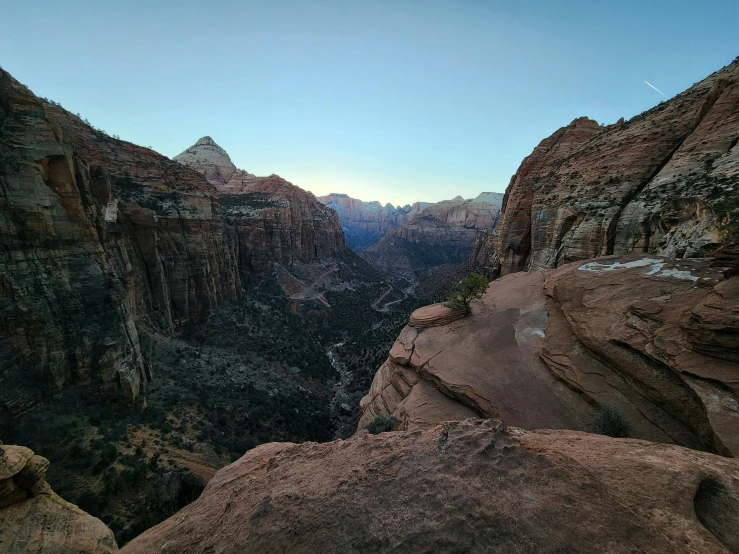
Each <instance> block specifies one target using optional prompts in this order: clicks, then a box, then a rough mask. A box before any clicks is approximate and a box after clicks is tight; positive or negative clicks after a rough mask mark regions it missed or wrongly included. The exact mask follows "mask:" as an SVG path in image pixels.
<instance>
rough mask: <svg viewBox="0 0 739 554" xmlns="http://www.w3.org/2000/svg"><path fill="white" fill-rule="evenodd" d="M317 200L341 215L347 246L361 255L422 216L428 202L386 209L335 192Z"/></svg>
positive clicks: (380, 205)
mask: <svg viewBox="0 0 739 554" xmlns="http://www.w3.org/2000/svg"><path fill="white" fill-rule="evenodd" d="M318 201H319V202H321V203H323V204H325V205H326V206H328V207H330V208H332V209H333V210H335V211H336V213H337V214H339V222H340V223H341V226H342V228H343V229H344V234H345V235H346V241H347V246H349V248H351V249H352V250H354V251H355V252H359V251H361V250H364V249H365V248H367V247H368V246H371V245H373V244H374V243H376V242H377V241H378V240H380V239H381V238H382V237H383V235H385V233H387V232H388V231H392V230H394V229H397V228H398V227H400V226H401V225H404V224H405V223H407V222H408V220H409V219H411V218H413V217H414V216H415V215H417V214H418V213H420V212H421V211H422V210H423V209H424V208H425V207H426V206H428V205H429V204H428V202H416V203H414V204H413V205H412V206H411V205H406V206H402V207H401V206H398V207H397V208H396V207H394V206H393V205H392V204H385V205H384V206H383V205H382V204H380V203H379V202H377V201H376V200H375V201H372V202H363V201H362V200H359V199H357V198H352V197H350V196H348V195H346V194H336V193H332V194H329V195H327V196H319V197H318Z"/></svg>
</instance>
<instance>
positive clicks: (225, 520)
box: [122, 420, 739, 554]
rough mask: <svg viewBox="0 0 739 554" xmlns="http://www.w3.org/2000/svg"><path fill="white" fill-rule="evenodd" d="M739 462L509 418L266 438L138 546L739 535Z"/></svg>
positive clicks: (384, 547)
mask: <svg viewBox="0 0 739 554" xmlns="http://www.w3.org/2000/svg"><path fill="white" fill-rule="evenodd" d="M737 474H739V462H738V461H737V460H733V459H728V458H722V457H720V456H715V455H712V454H706V453H700V452H695V451H692V450H688V449H685V448H680V447H675V446H667V445H661V444H655V443H650V442H645V441H639V440H631V439H611V438H609V437H603V436H599V435H590V434H587V433H580V432H576V431H535V432H530V431H523V430H521V429H516V428H508V429H506V427H505V426H504V425H503V424H501V423H500V422H498V421H494V420H486V421H483V420H466V421H462V422H452V423H443V424H439V425H435V426H434V427H432V428H430V429H427V430H425V431H407V432H390V433H382V434H380V435H376V436H373V435H368V434H367V433H365V432H363V433H360V434H358V435H355V436H354V437H352V438H350V439H349V440H346V441H335V442H332V443H327V444H315V443H304V444H300V445H295V444H285V443H273V444H266V445H262V446H259V447H257V448H255V449H253V450H251V451H250V452H248V453H247V454H246V455H245V456H244V457H242V458H241V459H240V460H238V461H236V462H235V463H233V464H231V465H230V466H227V467H225V468H223V469H222V470H220V471H219V472H218V473H217V474H216V476H215V477H214V478H213V479H212V480H211V481H210V483H208V486H207V488H206V489H205V491H204V492H203V494H202V495H201V497H200V498H199V499H198V500H196V501H195V502H194V503H192V504H190V505H189V506H187V507H186V508H184V509H183V510H181V511H180V512H179V513H177V514H176V515H174V516H172V517H171V518H170V519H168V520H167V521H165V522H163V523H161V524H159V525H157V526H156V527H154V528H152V529H150V530H148V531H146V532H145V533H144V534H142V535H140V536H139V537H137V538H135V539H134V540H133V541H131V542H130V543H128V544H127V545H126V546H124V547H123V549H122V552H123V553H125V554H139V553H140V554H150V553H152V552H159V553H161V554H167V553H175V552H176V553H178V554H196V553H197V554H201V553H205V552H243V553H250V552H254V553H257V552H260V553H261V552H290V553H294V554H301V553H309V552H310V553H313V552H323V553H342V554H343V553H347V552H362V553H365V552H389V551H392V552H407V553H409V552H523V551H528V552H573V553H577V552H583V553H585V552H588V553H590V552H632V551H638V552H645V553H652V554H657V553H662V552H686V553H693V554H699V553H700V554H709V553H716V554H719V553H725V552H727V551H728V552H733V551H736V548H737V546H738V544H739V543H738V542H737V534H736V526H735V523H736V518H737V517H738V516H739V483H738V482H737V479H736V475H737Z"/></svg>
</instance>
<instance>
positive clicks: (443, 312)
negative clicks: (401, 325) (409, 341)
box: [409, 304, 464, 329]
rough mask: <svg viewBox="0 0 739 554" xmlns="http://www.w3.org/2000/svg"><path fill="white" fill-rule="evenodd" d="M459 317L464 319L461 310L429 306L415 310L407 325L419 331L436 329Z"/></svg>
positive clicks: (441, 305) (442, 306) (438, 305)
mask: <svg viewBox="0 0 739 554" xmlns="http://www.w3.org/2000/svg"><path fill="white" fill-rule="evenodd" d="M461 317H464V312H463V311H462V310H454V309H452V308H447V307H445V306H444V305H443V304H431V305H430V306H424V307H423V308H418V309H417V310H415V311H414V312H413V313H412V314H411V317H410V320H409V325H412V326H413V327H416V328H419V329H422V328H426V327H436V326H437V325H446V324H447V323H451V322H452V321H456V320H458V319H459V318H461Z"/></svg>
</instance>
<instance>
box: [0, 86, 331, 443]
mask: <svg viewBox="0 0 739 554" xmlns="http://www.w3.org/2000/svg"><path fill="white" fill-rule="evenodd" d="M193 149H195V151H194V153H193V152H191V151H192V150H193ZM193 149H190V150H188V153H184V154H183V156H184V158H183V159H182V161H183V163H189V164H191V165H193V167H194V168H195V169H196V170H197V171H195V170H193V169H189V168H188V167H186V166H185V165H183V163H177V162H173V161H171V160H169V159H168V158H166V157H164V156H161V155H159V154H157V153H156V152H153V151H152V150H150V149H148V148H142V147H139V146H136V145H134V144H131V143H128V142H124V141H120V140H116V139H113V138H111V137H109V136H108V135H106V134H105V133H104V132H102V131H100V130H97V129H95V128H94V127H91V126H90V125H88V124H87V123H85V122H83V121H82V120H80V119H79V118H78V117H75V116H74V115H72V114H70V113H69V112H66V111H65V110H63V109H62V108H61V107H59V106H58V105H54V104H49V103H46V102H42V101H41V100H39V99H38V98H37V97H35V96H34V95H33V94H32V93H31V92H30V91H29V90H28V89H27V88H26V87H25V86H23V85H21V84H20V83H18V82H17V81H16V80H14V79H13V78H12V77H11V76H10V75H9V74H8V73H6V72H4V71H0V193H1V194H0V237H2V243H3V249H1V250H0V308H1V309H0V381H1V382H2V383H3V386H2V387H0V435H2V428H3V426H4V425H5V424H6V423H7V421H8V418H11V417H13V416H14V415H16V414H18V413H21V412H23V411H24V410H27V409H29V408H30V407H32V406H33V405H34V403H35V402H37V401H39V399H41V398H42V397H43V396H44V395H47V394H50V393H51V394H55V393H58V392H60V391H62V390H63V389H65V388H66V387H68V386H70V385H72V384H75V383H86V382H91V381H92V382H97V383H99V384H100V388H101V389H102V391H107V392H115V391H117V392H118V393H119V394H121V395H122V396H123V397H124V398H125V399H126V400H127V401H129V402H131V403H137V402H140V401H141V397H142V396H141V392H142V390H143V387H144V384H145V382H146V381H147V380H149V379H151V377H152V371H151V368H150V366H149V364H148V362H147V360H146V358H145V356H144V355H143V354H142V351H141V347H140V343H139V331H140V329H141V325H142V324H143V325H146V326H150V327H153V328H154V329H156V330H157V331H160V332H163V333H165V334H168V333H171V332H172V331H173V330H174V329H176V328H177V327H178V326H181V325H183V324H185V323H188V322H191V321H194V320H197V319H199V318H201V317H203V316H205V315H207V314H208V313H210V312H211V311H212V310H213V309H214V308H216V307H217V306H218V305H220V304H221V303H223V302H225V301H229V300H236V299H238V298H239V297H240V296H241V290H242V289H241V279H243V278H245V277H247V276H249V275H250V274H252V273H254V272H259V271H262V270H264V269H266V268H268V267H270V264H271V263H272V262H277V263H281V264H283V265H289V264H292V263H295V262H297V261H305V262H311V261H314V260H317V259H320V258H322V257H326V256H330V255H332V254H334V253H336V252H341V251H343V249H344V237H343V233H342V231H341V227H340V226H339V223H338V219H337V216H336V214H335V213H334V212H333V211H332V210H330V209H328V208H326V207H324V206H323V205H321V204H320V203H319V202H318V201H317V200H316V199H315V197H314V196H313V195H312V194H310V193H307V192H305V191H303V190H301V189H299V188H298V187H295V186H293V185H291V184H290V183H287V182H286V181H284V180H283V179H281V178H279V177H277V176H274V175H273V176H270V177H264V178H262V177H255V176H253V175H250V174H248V173H246V172H243V171H239V170H236V168H235V167H233V164H232V163H231V160H230V158H229V157H228V155H227V154H226V153H225V152H224V151H223V150H222V149H220V147H218V146H217V145H216V144H215V143H214V142H213V141H212V139H210V138H209V137H206V138H204V139H202V140H201V141H199V142H198V144H197V145H195V146H194V147H193ZM201 150H204V151H205V153H206V154H207V156H205V157H203V156H202V155H200V153H199V152H200V151H201ZM201 173H202V175H201ZM204 176H205V177H207V179H210V181H212V182H209V181H208V180H207V179H206V178H205V177H204Z"/></svg>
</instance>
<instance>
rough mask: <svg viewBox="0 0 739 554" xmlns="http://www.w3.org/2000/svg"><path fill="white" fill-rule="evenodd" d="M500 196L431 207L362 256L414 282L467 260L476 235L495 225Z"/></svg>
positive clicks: (459, 200) (379, 266) (389, 234)
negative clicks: (433, 270)
mask: <svg viewBox="0 0 739 554" xmlns="http://www.w3.org/2000/svg"><path fill="white" fill-rule="evenodd" d="M501 197H502V195H499V194H495V193H483V194H481V195H480V197H478V198H477V199H475V200H465V199H463V198H462V197H461V196H458V197H457V198H454V199H452V200H445V201H443V202H437V203H436V204H430V205H429V206H427V207H426V208H424V209H423V210H422V211H421V212H419V213H418V214H416V215H415V216H413V217H412V218H410V219H409V220H408V222H407V223H406V224H404V225H402V226H400V227H398V228H397V229H395V230H394V231H390V232H388V233H386V234H385V236H384V237H382V239H380V240H379V241H378V242H377V243H376V244H374V245H372V246H371V247H369V248H367V249H366V250H365V251H364V252H362V256H363V257H365V258H366V259H367V260H369V261H371V262H372V263H373V264H374V265H375V266H377V267H378V268H379V269H380V270H381V271H384V272H386V273H388V274H392V275H401V276H404V277H408V278H415V277H419V276H421V275H423V274H424V273H425V272H427V271H428V270H429V269H433V268H435V267H437V266H441V265H448V264H452V265H456V264H460V263H462V262H463V261H465V260H466V259H467V258H468V257H469V256H470V251H471V250H472V247H473V245H474V244H475V240H476V237H477V235H478V233H479V232H480V231H481V230H483V229H488V228H490V227H493V226H494V225H495V222H496V220H497V218H498V212H499V210H500V202H501Z"/></svg>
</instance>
